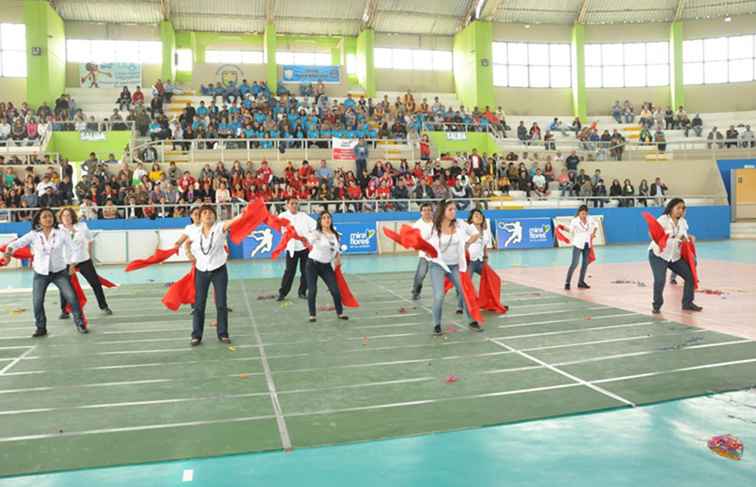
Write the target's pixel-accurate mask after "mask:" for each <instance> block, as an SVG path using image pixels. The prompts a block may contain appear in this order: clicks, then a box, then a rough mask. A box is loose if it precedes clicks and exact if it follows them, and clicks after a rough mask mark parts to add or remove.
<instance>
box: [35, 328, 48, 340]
mask: <svg viewBox="0 0 756 487" xmlns="http://www.w3.org/2000/svg"><path fill="white" fill-rule="evenodd" d="M45 336H47V328H37V329H36V330H34V334H33V335H32V338H39V337H45Z"/></svg>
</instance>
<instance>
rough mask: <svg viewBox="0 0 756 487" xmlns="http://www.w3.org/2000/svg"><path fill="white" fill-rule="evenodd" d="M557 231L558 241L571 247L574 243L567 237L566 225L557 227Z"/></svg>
mask: <svg viewBox="0 0 756 487" xmlns="http://www.w3.org/2000/svg"><path fill="white" fill-rule="evenodd" d="M555 230H556V232H555V233H556V238H557V240H559V241H560V242H563V243H565V244H567V245H570V244H571V243H572V242H571V241H570V237H568V236H567V233H568V232H567V227H565V226H564V225H557V227H556V229H555Z"/></svg>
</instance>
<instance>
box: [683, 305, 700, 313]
mask: <svg viewBox="0 0 756 487" xmlns="http://www.w3.org/2000/svg"><path fill="white" fill-rule="evenodd" d="M682 309H684V310H685V311H703V306H698V305H697V304H693V303H690V304H689V305H687V306H683V307H682Z"/></svg>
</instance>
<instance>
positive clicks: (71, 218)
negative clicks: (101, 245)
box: [58, 208, 113, 320]
mask: <svg viewBox="0 0 756 487" xmlns="http://www.w3.org/2000/svg"><path fill="white" fill-rule="evenodd" d="M58 220H59V221H60V229H61V230H65V231H66V232H68V235H69V236H70V237H71V242H72V243H73V255H71V256H69V257H70V258H71V261H72V262H73V263H74V264H75V265H76V267H77V268H78V270H79V272H81V275H82V276H84V279H86V280H87V282H88V283H89V285H90V286H91V287H92V291H94V294H95V297H96V298H97V305H98V306H99V307H100V310H102V313H103V314H105V315H112V314H113V312H112V311H111V310H110V307H108V301H107V299H105V292H104V291H103V289H102V282H101V281H100V276H98V275H97V270H96V269H95V266H94V262H92V255H91V253H92V242H94V238H93V237H92V233H91V232H90V231H89V227H87V224H86V223H84V222H80V221H79V219H78V217H77V216H76V212H75V211H73V210H72V209H71V208H63V209H62V210H60V212H59V213H58ZM66 304H67V303H66V300H65V298H64V297H63V292H62V291H60V309H61V312H60V319H61V320H66V319H68V318H69V316H70V315H69V314H68V312H67V311H66ZM79 305H81V303H79Z"/></svg>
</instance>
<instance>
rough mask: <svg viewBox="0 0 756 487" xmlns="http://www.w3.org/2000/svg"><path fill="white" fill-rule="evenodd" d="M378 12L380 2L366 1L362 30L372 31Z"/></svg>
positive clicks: (376, 0) (375, 0) (374, 0)
mask: <svg viewBox="0 0 756 487" xmlns="http://www.w3.org/2000/svg"><path fill="white" fill-rule="evenodd" d="M377 10H378V0H365V9H364V10H363V11H362V25H360V30H365V29H372V28H373V24H374V23H375V12H376V11H377Z"/></svg>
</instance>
